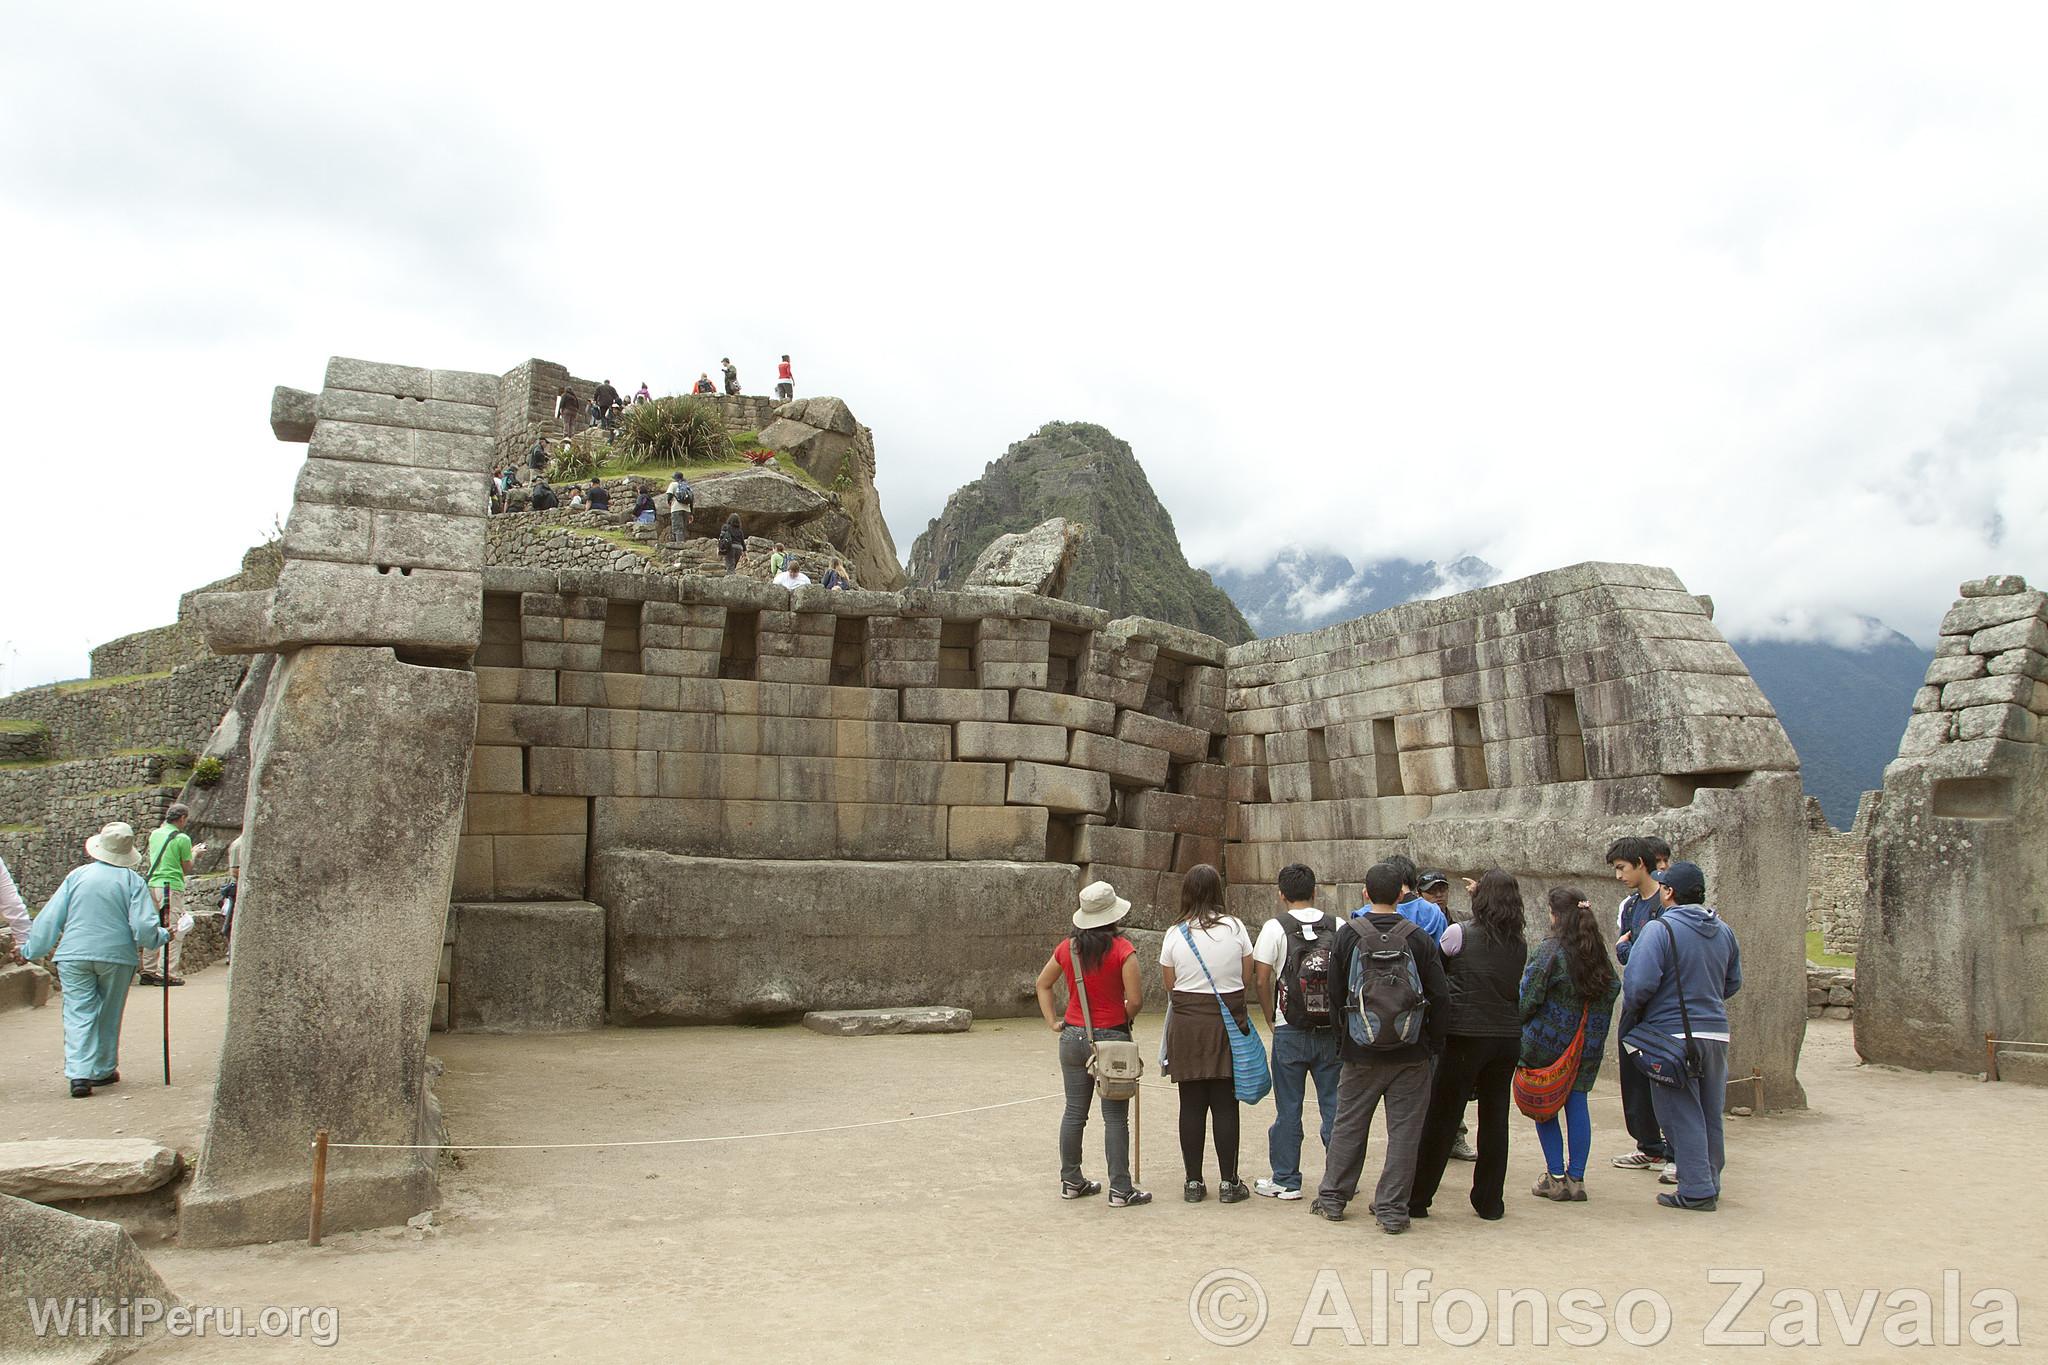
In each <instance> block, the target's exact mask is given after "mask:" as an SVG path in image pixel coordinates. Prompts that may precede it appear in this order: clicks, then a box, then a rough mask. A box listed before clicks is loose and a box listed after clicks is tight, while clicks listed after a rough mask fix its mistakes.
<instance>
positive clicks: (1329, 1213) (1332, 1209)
mask: <svg viewBox="0 0 2048 1365" xmlns="http://www.w3.org/2000/svg"><path fill="white" fill-rule="evenodd" d="M1308 1211H1309V1212H1310V1213H1312V1214H1314V1215H1315V1216H1316V1217H1318V1218H1326V1219H1328V1220H1329V1221H1330V1222H1332V1223H1341V1222H1343V1221H1344V1206H1343V1205H1342V1204H1332V1203H1329V1202H1327V1201H1325V1200H1321V1199H1318V1200H1315V1201H1314V1202H1312V1203H1311V1204H1310V1205H1309V1206H1308Z"/></svg>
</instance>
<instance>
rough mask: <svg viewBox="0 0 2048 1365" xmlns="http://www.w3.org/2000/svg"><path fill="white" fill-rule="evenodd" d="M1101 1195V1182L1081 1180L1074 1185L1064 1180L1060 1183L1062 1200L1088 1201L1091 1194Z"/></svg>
mask: <svg viewBox="0 0 2048 1365" xmlns="http://www.w3.org/2000/svg"><path fill="white" fill-rule="evenodd" d="M1101 1193H1102V1182H1101V1181H1100V1180H1080V1181H1074V1182H1072V1183H1069V1182H1067V1181H1065V1180H1062V1181H1061V1182H1060V1198H1062V1199H1086V1198H1087V1197H1088V1196H1089V1195H1091V1194H1101Z"/></svg>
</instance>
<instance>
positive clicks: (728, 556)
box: [718, 512, 747, 574]
mask: <svg viewBox="0 0 2048 1365" xmlns="http://www.w3.org/2000/svg"><path fill="white" fill-rule="evenodd" d="M746 552H747V533H746V531H745V530H743V529H741V527H740V514H739V513H737V512H734V513H732V514H731V515H729V516H727V517H726V519H725V525H723V526H721V527H719V528H718V557H719V558H720V559H722V560H724V561H725V571H726V572H727V573H729V574H733V573H738V572H739V571H740V556H741V555H743V554H745V553H746Z"/></svg>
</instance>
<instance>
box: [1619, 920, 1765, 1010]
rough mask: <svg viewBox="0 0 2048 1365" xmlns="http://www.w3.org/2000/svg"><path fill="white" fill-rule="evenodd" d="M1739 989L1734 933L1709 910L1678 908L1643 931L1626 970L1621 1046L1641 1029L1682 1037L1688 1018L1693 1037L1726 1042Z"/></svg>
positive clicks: (1739, 953) (1738, 952) (1739, 955)
mask: <svg viewBox="0 0 2048 1365" xmlns="http://www.w3.org/2000/svg"><path fill="white" fill-rule="evenodd" d="M1659 924H1661V925H1662V926H1663V927H1662V928H1659V927H1658V925H1659ZM1741 989H1742V949H1741V948H1740V947H1739V946H1737V944H1736V942H1735V931H1734V930H1733V929H1730V928H1729V927H1728V925H1727V924H1726V922H1724V921H1723V920H1722V918H1721V917H1720V916H1719V915H1717V914H1715V913H1714V911H1713V910H1712V909H1711V908H1710V907H1708V906H1704V905H1674V906H1672V907H1670V908H1669V909H1668V910H1666V911H1665V912H1664V914H1663V916H1662V918H1661V919H1660V920H1658V921H1657V922H1656V923H1653V924H1650V925H1646V926H1645V927H1644V928H1643V931H1642V933H1641V935H1640V937H1639V941H1638V942H1636V943H1635V944H1634V945H1633V951H1632V952H1630V953H1629V956H1628V966H1627V967H1626V968H1624V969H1623V971H1622V975H1621V1016H1620V1018H1619V1019H1618V1020H1617V1023H1618V1026H1619V1028H1620V1032H1621V1038H1622V1041H1623V1042H1630V1041H1632V1040H1631V1039H1630V1036H1629V1035H1630V1034H1632V1033H1635V1032H1637V1031H1638V1030H1644V1031H1649V1032H1654V1033H1661V1034H1663V1035H1665V1036H1666V1037H1671V1038H1682V1037H1684V1036H1685V1018H1686V1017H1687V1016H1690V1018H1691V1020H1692V1036H1693V1037H1695V1038H1709V1039H1719V1040H1721V1041H1723V1042H1725V1041H1727V1038H1728V1007H1727V1000H1728V997H1729V996H1731V995H1733V994H1735V992H1737V991H1739V990H1741ZM1680 990H1683V991H1684V992H1685V1014H1684V1015H1681V1014H1680V1013H1679V1008H1678V993H1679V991H1680Z"/></svg>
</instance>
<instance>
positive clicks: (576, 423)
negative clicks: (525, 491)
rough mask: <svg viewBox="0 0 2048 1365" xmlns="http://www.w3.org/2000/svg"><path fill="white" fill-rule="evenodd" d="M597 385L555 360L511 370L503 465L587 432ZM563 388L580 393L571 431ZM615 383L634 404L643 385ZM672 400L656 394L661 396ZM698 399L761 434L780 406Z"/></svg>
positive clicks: (503, 409) (501, 420) (502, 385)
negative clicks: (561, 414)
mask: <svg viewBox="0 0 2048 1365" xmlns="http://www.w3.org/2000/svg"><path fill="white" fill-rule="evenodd" d="M771 373H772V370H771ZM711 378H712V382H714V383H723V380H722V379H721V378H720V376H719V374H718V372H717V371H715V370H714V371H712V374H711ZM598 383H599V381H598V380H596V379H579V378H578V377H576V376H575V375H572V374H570V373H569V367H568V366H566V365H558V364H556V363H555V362H554V361H552V360H541V359H538V358H536V359H532V360H523V361H521V362H520V363H519V364H517V365H514V366H513V367H512V368H511V369H509V370H507V371H506V372H505V373H504V374H503V375H501V376H500V377H499V379H498V407H497V419H496V425H495V430H494V436H495V440H496V446H497V458H498V462H499V463H500V464H502V463H504V462H505V461H506V460H511V461H514V462H515V463H516V462H522V461H524V460H525V458H526V452H527V451H528V450H529V449H531V448H532V446H533V443H534V441H535V440H536V439H541V438H545V439H546V440H549V441H559V440H561V439H562V438H563V437H564V436H565V435H568V436H573V435H575V434H576V433H577V432H579V431H582V430H584V429H585V428H587V427H588V426H589V425H590V423H589V421H588V420H587V417H586V415H585V414H586V410H587V409H588V408H589V406H590V396H591V394H592V393H593V392H594V391H595V390H596V388H597V385H598ZM564 384H567V385H568V386H569V390H570V392H571V393H573V394H575V395H576V400H577V404H578V406H577V409H576V415H575V417H574V418H573V419H572V420H571V421H570V423H569V425H568V428H567V430H566V431H565V430H564V428H563V424H562V423H561V422H560V421H558V420H557V419H556V417H555V399H556V397H557V396H558V395H559V394H560V393H561V392H562V386H563V385H564ZM612 385H613V387H614V388H616V389H618V391H619V396H620V397H622V398H625V399H628V400H630V399H631V398H632V396H633V393H634V391H635V390H637V389H638V388H639V387H640V381H639V380H638V379H620V378H618V377H617V376H613V377H612ZM672 396H674V395H664V394H656V395H655V397H657V398H660V397H672ZM698 401H700V402H704V403H709V404H711V405H712V406H713V407H714V408H716V409H717V410H718V412H719V414H720V416H721V417H722V418H723V419H724V421H725V426H726V430H728V431H760V430H761V429H762V428H763V427H765V426H767V425H768V424H769V423H770V422H772V421H774V420H775V408H776V405H777V403H778V402H779V401H780V400H778V399H775V398H770V397H766V396H764V395H760V394H736V395H733V396H731V397H728V396H726V395H725V394H722V393H720V394H712V395H699V397H698Z"/></svg>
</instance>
